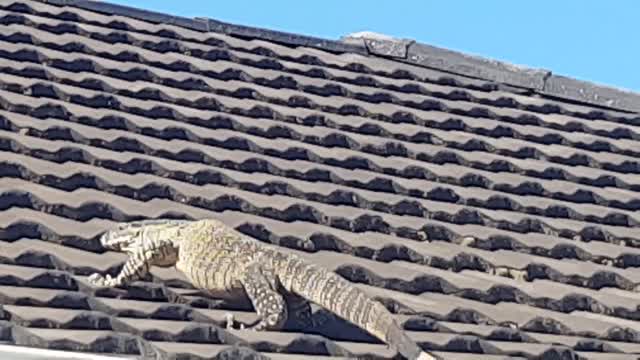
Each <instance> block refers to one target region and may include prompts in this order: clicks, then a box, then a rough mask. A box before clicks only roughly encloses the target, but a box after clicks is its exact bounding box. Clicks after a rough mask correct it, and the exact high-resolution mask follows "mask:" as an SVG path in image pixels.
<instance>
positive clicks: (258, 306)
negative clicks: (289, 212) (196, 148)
mask: <svg viewBox="0 0 640 360" xmlns="http://www.w3.org/2000/svg"><path fill="white" fill-rule="evenodd" d="M100 241H101V243H102V245H103V246H104V247H105V248H107V249H112V250H115V251H122V252H126V253H128V254H129V257H128V259H127V261H126V262H125V265H124V267H123V268H122V270H121V271H120V273H119V274H118V275H117V276H115V277H113V278H112V277H110V276H106V277H105V276H102V275H100V274H92V275H91V276H90V277H89V281H90V282H91V283H92V284H93V285H96V286H102V287H111V286H122V285H126V284H128V283H130V282H132V281H135V280H138V279H140V278H141V277H143V276H144V275H145V274H146V273H147V272H148V271H149V268H150V267H151V266H152V265H155V266H162V267H167V266H176V268H177V269H178V270H180V271H181V272H182V273H184V275H185V276H186V277H187V278H188V279H189V281H191V282H192V283H193V285H194V286H195V287H197V288H200V289H202V290H205V291H208V292H210V293H212V294H225V293H227V294H237V293H239V292H244V293H245V294H246V296H247V297H248V298H249V300H250V301H251V303H252V304H253V307H254V309H255V310H256V312H257V314H258V321H256V323H254V324H251V325H250V326H249V329H253V330H278V329H281V328H282V327H283V326H284V325H285V323H287V321H288V320H289V318H293V319H295V320H297V321H299V322H300V324H301V325H302V326H306V325H310V321H311V308H310V305H309V301H311V302H314V303H316V304H318V305H320V306H322V307H324V308H326V309H328V310H329V311H331V312H333V313H334V314H336V315H337V316H339V317H341V318H343V319H345V320H347V321H350V322H351V323H353V324H355V325H357V326H359V327H360V328H362V329H363V330H365V331H367V332H369V333H370V334H372V335H373V336H375V337H377V338H378V339H380V340H382V341H384V342H385V343H387V344H389V345H391V346H393V347H395V348H396V349H397V350H398V352H399V353H400V354H402V355H403V356H405V357H406V358H408V359H412V360H413V359H418V360H428V359H436V357H435V356H433V355H429V354H427V353H426V352H424V351H422V350H421V349H420V347H418V345H417V344H416V343H415V342H414V341H412V340H411V339H410V338H409V337H408V336H407V335H406V334H405V333H404V331H402V329H401V328H400V326H399V325H398V324H397V323H396V321H395V320H394V319H393V317H392V315H391V313H390V312H389V311H387V309H386V308H385V307H384V306H383V305H382V304H380V303H379V302H377V301H374V300H372V299H371V298H370V297H369V296H367V295H366V293H364V292H363V291H361V290H360V289H359V288H357V287H355V286H353V284H351V283H350V282H348V281H347V280H345V279H344V278H342V277H340V276H339V275H337V274H336V273H334V272H331V271H328V270H326V269H324V268H321V267H319V266H316V265H313V264H311V263H308V262H305V261H304V260H303V259H302V258H300V257H298V256H296V255H293V254H289V253H286V252H283V251H280V250H279V249H277V248H275V247H271V246H268V245H266V244H263V243H260V242H258V241H257V240H255V239H252V238H249V237H247V236H245V235H243V234H242V233H240V232H238V231H236V230H235V229H233V228H231V227H229V226H226V225H224V224H223V223H222V222H220V221H218V220H213V219H206V220H198V221H188V220H144V221H135V222H130V223H121V224H119V225H118V227H117V228H116V229H114V230H110V231H107V232H105V233H104V234H103V235H102V236H101V238H100Z"/></svg>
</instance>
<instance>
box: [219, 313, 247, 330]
mask: <svg viewBox="0 0 640 360" xmlns="http://www.w3.org/2000/svg"><path fill="white" fill-rule="evenodd" d="M224 317H225V320H226V321H227V325H226V328H227V330H244V329H245V327H244V324H243V323H238V324H239V325H238V326H234V325H235V322H236V321H235V316H234V315H233V313H231V312H228V313H226V314H225V315H224Z"/></svg>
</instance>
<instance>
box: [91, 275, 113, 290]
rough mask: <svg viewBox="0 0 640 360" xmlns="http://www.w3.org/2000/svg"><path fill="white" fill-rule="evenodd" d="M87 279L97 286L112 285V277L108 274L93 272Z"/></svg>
mask: <svg viewBox="0 0 640 360" xmlns="http://www.w3.org/2000/svg"><path fill="white" fill-rule="evenodd" d="M87 280H88V281H89V283H90V284H91V285H93V286H98V287H108V286H113V285H114V284H113V282H114V279H113V278H112V277H111V275H109V274H107V275H106V276H104V275H102V274H98V273H93V274H91V275H90V276H89V278H88V279H87Z"/></svg>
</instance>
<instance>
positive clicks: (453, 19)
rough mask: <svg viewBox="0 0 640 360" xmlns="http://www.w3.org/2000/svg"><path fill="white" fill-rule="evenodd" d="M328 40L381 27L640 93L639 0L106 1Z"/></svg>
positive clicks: (386, 31) (395, 33)
mask: <svg viewBox="0 0 640 360" xmlns="http://www.w3.org/2000/svg"><path fill="white" fill-rule="evenodd" d="M107 1H108V2H111V3H119V4H123V5H129V6H134V7H139V8H144V9H147V10H155V11H160V12H165V13H170V14H174V15H181V16H187V17H194V16H203V17H209V18H213V19H216V20H220V21H225V22H230V23H235V24H242V25H249V26H255V27H263V28H269V29H274V30H281V31H287V32H294V33H300V34H306V35H313V36H318V37H322V38H328V39H338V38H339V37H340V36H343V35H345V34H349V33H352V32H358V31H364V30H368V31H375V32H379V33H384V34H388V35H392V36H396V37H403V38H410V39H415V40H417V41H419V42H424V43H427V44H430V45H434V46H440V47H445V48H448V49H452V50H458V51H462V52H465V53H469V54H475V55H480V56H484V57H489V58H493V59H497V60H502V61H506V62H510V63H514V64H519V65H525V66H529V67H535V68H543V69H548V70H551V71H553V72H554V73H556V74H561V75H567V76H571V77H575V78H578V79H582V80H588V81H593V82H597V83H601V84H606V85H610V86H615V87H620V88H626V89H629V90H633V91H637V92H640V39H639V37H640V36H639V35H640V28H639V25H638V18H639V17H638V16H639V15H640V1H638V0H615V1H614V0H612V1H605V0H600V1H596V0H555V1H553V0H531V1H526V2H525V1H522V0H521V1H516V0H464V1H463V0H440V1H435V0H406V1H402V0H396V1H374V0H368V1H366V0H321V1H300V0H299V1H292V0H270V1H265V0H263V1H259V0H253V1H246V0H231V1H229V0H207V1H202V0H200V1H197V0H178V1H176V0H107Z"/></svg>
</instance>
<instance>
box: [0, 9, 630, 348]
mask: <svg viewBox="0 0 640 360" xmlns="http://www.w3.org/2000/svg"><path fill="white" fill-rule="evenodd" d="M92 6H93V7H94V8H92ZM100 6H102V5H100ZM100 6H98V5H96V3H93V2H84V3H83V2H75V1H69V2H66V3H65V2H64V1H50V2H45V1H32V0H9V1H2V2H0V329H1V330H2V331H0V334H1V336H2V339H1V341H0V345H2V346H3V347H2V349H0V355H2V354H9V355H7V356H16V357H17V358H19V357H18V356H22V358H24V359H39V358H43V357H46V356H54V355H55V356H59V355H56V354H53V353H51V354H49V353H35V352H34V353H28V352H24V351H23V350H24V348H23V347H31V348H38V349H44V348H49V349H58V350H68V351H70V352H72V353H70V355H69V358H72V356H75V355H77V358H78V359H85V358H87V359H88V358H90V357H87V356H89V355H84V354H83V353H89V354H94V355H96V356H98V355H104V356H107V355H110V356H117V357H118V358H134V357H142V358H158V359H182V358H196V359H229V358H245V359H261V358H271V359H298V358H301V357H302V356H304V357H309V358H314V359H325V358H326V359H342V358H345V359H346V358H354V357H356V358H371V359H392V358H394V357H395V356H396V354H395V352H394V351H393V350H392V349H389V348H387V347H386V346H384V345H383V344H381V343H379V342H378V341H376V340H374V339H373V338H372V337H371V336H369V335H368V334H366V333H364V332H363V331H361V330H358V329H355V328H354V327H353V326H350V325H349V324H347V323H345V322H344V321H342V320H340V319H337V318H335V317H333V316H331V315H330V314H328V313H327V312H326V311H325V310H323V309H320V308H317V307H316V308H314V314H313V316H314V317H316V318H317V319H320V320H322V324H323V325H322V326H321V327H320V328H319V329H317V331H311V330H309V331H289V330H287V329H285V330H283V331H280V332H259V333H249V332H246V331H235V330H227V329H225V327H224V325H225V314H227V313H228V312H233V313H234V314H235V316H236V319H237V320H238V321H240V322H245V323H250V322H252V321H253V320H254V319H255V314H254V313H253V311H252V309H251V307H250V306H249V305H247V304H238V303H230V302H229V301H227V300H225V299H219V298H213V297H211V296H208V295H207V294H203V293H201V292H199V291H197V290H196V289H193V287H192V286H191V285H190V284H189V283H188V282H187V281H186V280H185V279H184V277H183V276H182V275H181V274H179V273H178V272H177V271H176V270H175V269H152V273H151V276H150V277H149V278H148V279H145V281H140V282H137V283H135V284H133V285H132V286H130V287H127V288H118V289H102V290H96V289H94V288H92V287H91V286H89V285H88V283H87V281H86V278H87V276H88V275H89V274H91V273H93V272H96V271H99V272H109V273H114V272H117V271H118V269H119V268H120V267H121V266H122V263H123V261H124V259H125V256H124V255H123V254H118V253H113V252H105V251H104V249H102V248H101V246H100V244H99V242H98V241H97V237H98V236H99V235H100V233H101V232H102V231H104V230H106V229H108V228H110V227H112V226H113V225H114V224H115V223H117V222H122V221H132V220H138V219H144V218H157V217H174V218H187V219H201V218H207V217H215V218H219V219H221V220H223V221H224V222H226V223H228V224H230V225H231V226H233V227H234V228H236V229H238V230H239V231H241V232H243V233H245V234H246V235H248V236H251V237H254V238H256V239H258V240H260V241H263V242H266V243H271V244H274V245H278V246H281V247H283V248H284V249H286V251H290V252H295V253H297V254H300V255H302V256H303V257H305V258H307V259H308V260H310V261H313V262H315V263H317V264H321V265H323V266H325V267H327V268H329V269H331V270H334V271H336V272H337V273H338V274H340V275H341V276H343V277H345V278H347V279H349V280H351V281H353V282H354V283H356V284H357V286H359V287H361V288H362V289H364V290H365V291H367V292H368V293H370V294H371V295H372V296H374V297H375V298H376V299H378V300H379V301H381V302H382V303H383V304H384V305H385V306H386V307H387V308H389V310H391V311H392V312H393V313H394V316H396V317H397V319H398V321H399V322H400V323H401V324H402V325H403V327H404V328H405V329H406V330H407V331H408V333H409V335H410V336H411V337H412V338H413V339H415V340H416V341H417V342H418V343H419V344H420V345H421V346H422V347H423V348H425V349H428V350H430V351H433V352H434V353H435V354H438V355H439V356H441V357H442V358H443V359H450V360H454V359H457V360H476V359H487V360H498V359H562V360H564V359H594V360H605V359H611V360H617V359H635V358H640V325H638V324H640V323H639V322H638V320H639V319H640V306H638V305H639V304H640V296H638V293H637V292H638V289H640V286H639V285H640V273H639V272H638V268H639V267H640V235H639V234H640V232H639V230H640V225H639V224H640V213H639V212H638V211H639V210H640V197H639V196H638V194H639V191H640V176H639V174H640V160H638V159H639V158H640V150H639V149H640V146H639V145H640V141H639V140H640V115H638V114H632V113H630V112H628V109H629V108H633V106H635V105H633V104H632V105H633V106H632V105H629V104H631V101H633V99H634V98H633V97H632V96H631V97H626V96H625V97H624V98H621V99H619V101H618V102H616V101H609V103H610V104H618V103H620V104H623V105H625V107H624V108H620V109H618V110H615V109H606V108H602V107H598V106H595V105H593V102H591V103H590V102H589V101H586V100H585V102H579V101H563V100H562V98H561V97H560V98H547V97H541V96H531V95H529V94H527V93H526V92H514V91H511V90H510V88H505V87H503V86H497V85H496V83H495V82H493V80H496V79H498V80H499V79H502V78H505V79H506V80H505V82H506V83H509V81H512V82H513V81H515V82H516V83H517V84H525V85H526V83H527V82H530V81H534V82H535V84H534V85H535V87H536V89H538V90H540V89H541V90H545V89H544V87H545V86H546V84H545V83H544V81H543V80H541V79H542V78H541V77H540V76H539V75H540V74H542V72H541V73H538V72H530V73H523V72H518V71H519V70H518V71H517V69H516V70H514V69H506V70H505V71H506V72H505V73H504V74H502V75H495V76H494V75H491V76H489V77H488V78H487V79H485V80H482V79H477V78H471V77H466V76H464V74H458V75H454V74H451V73H449V72H447V71H448V70H451V69H454V70H455V69H456V68H458V67H465V66H467V67H468V66H476V65H477V64H476V65H473V64H475V63H474V61H476V60H473V59H471V58H460V59H458V58H455V57H454V58H452V59H454V60H455V61H457V63H455V62H454V63H451V64H450V67H451V69H448V70H447V69H443V70H445V71H441V70H438V69H436V68H428V67H423V65H429V64H431V63H433V64H436V63H438V61H440V60H439V58H438V56H439V55H438V54H439V53H438V51H440V50H437V49H435V50H434V49H431V48H426V47H425V48H424V49H423V48H422V47H421V46H414V45H411V46H410V47H408V48H407V49H408V53H407V54H408V56H413V55H420V56H419V59H418V60H415V59H414V60H411V59H409V58H408V59H405V60H402V59H392V58H385V57H381V56H376V55H375V54H371V53H369V54H368V53H367V49H368V48H367V47H358V45H348V44H347V43H344V44H343V45H340V43H331V42H327V43H322V44H320V45H318V44H312V39H311V38H305V37H299V38H295V39H294V38H292V40H291V42H290V43H288V44H289V45H287V43H283V42H280V41H276V40H277V39H276V38H277V36H280V35H277V34H276V35H277V36H276V35H274V34H272V33H256V36H255V37H246V36H245V37H239V36H234V35H233V34H240V33H244V34H246V33H247V32H250V31H251V30H250V29H249V28H242V27H237V28H228V30H229V29H231V30H229V31H228V32H227V33H226V34H225V33H219V32H215V31H214V29H218V28H220V29H222V28H225V26H226V25H221V23H215V22H213V21H210V22H206V21H205V22H200V23H196V22H193V21H192V20H189V19H178V18H172V19H173V20H171V21H169V20H166V19H169V18H166V19H165V18H162V19H165V20H166V21H165V20H163V21H159V22H157V23H154V22H151V21H149V19H150V18H147V19H144V18H135V17H136V16H137V15H135V16H134V15H131V14H133V13H131V14H130V16H129V15H127V14H122V13H118V12H112V13H109V12H108V11H106V10H105V9H107V8H106V7H100ZM105 6H107V5H105ZM100 9H102V10H100ZM114 11H115V10H114ZM144 16H152V15H148V14H147V15H144ZM153 16H160V15H153ZM158 19H161V18H158ZM190 21H191V22H190ZM171 22H173V23H171ZM189 24H190V25H189ZM207 26H208V27H209V29H210V30H212V31H208V32H207V31H203V29H205V30H206V28H207ZM225 29H227V28H225ZM230 34H231V35H230ZM265 34H266V35H265ZM274 36H275V37H274ZM294 43H295V45H293V44H294ZM396 45H397V44H396ZM323 46H324V48H323ZM329 49H332V51H329ZM407 49H405V50H407ZM396 50H397V51H400V52H399V53H403V52H402V51H401V50H403V49H401V48H399V47H397V46H396V47H394V51H396ZM377 51H379V50H377ZM369 52H371V49H370V47H369ZM429 54H431V55H429ZM382 55H383V54H382ZM424 56H427V57H426V58H425V57H424ZM428 56H433V57H432V58H428ZM416 59H417V58H416ZM456 59H457V60H456ZM467 62H469V63H468V64H467ZM469 64H471V65H469ZM478 66H479V65H478ZM494 67H495V66H494V65H492V64H491V63H486V64H484V65H482V66H480V67H478V68H476V69H469V71H471V70H473V71H471V72H473V73H486V72H491V71H495V69H494ZM507 70H508V71H507ZM514 71H515V72H514ZM554 76H555V75H554ZM554 79H555V80H554V81H555V82H559V81H560V80H557V79H556V78H554ZM507 80H508V81H507ZM541 81H542V82H541ZM562 81H563V82H564V83H571V84H573V83H572V82H570V81H569V80H564V79H562ZM517 84H516V85H517ZM553 84H554V86H560V85H561V84H560V85H558V84H559V83H558V84H556V83H553ZM571 84H570V85H571ZM512 85H513V84H512ZM574 85H575V84H574ZM574 85H571V86H574ZM575 86H577V85H575ZM546 90H547V91H552V90H553V88H547V89H546ZM574 90H575V89H574V88H567V89H566V90H563V91H567V92H572V91H574ZM590 91H595V92H597V91H598V89H597V88H590ZM589 94H590V95H589V96H592V95H591V94H592V93H591V92H590V93H589ZM607 94H609V95H611V96H613V95H615V92H613V93H607ZM612 94H613V95H612ZM569 95H571V98H572V99H573V100H579V96H578V95H576V94H573V93H571V94H569ZM9 345H17V346H22V347H20V348H15V347H11V346H9ZM5 346H6V348H5ZM74 354H75V355H74ZM83 356H85V357H83ZM60 358H63V357H60Z"/></svg>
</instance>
